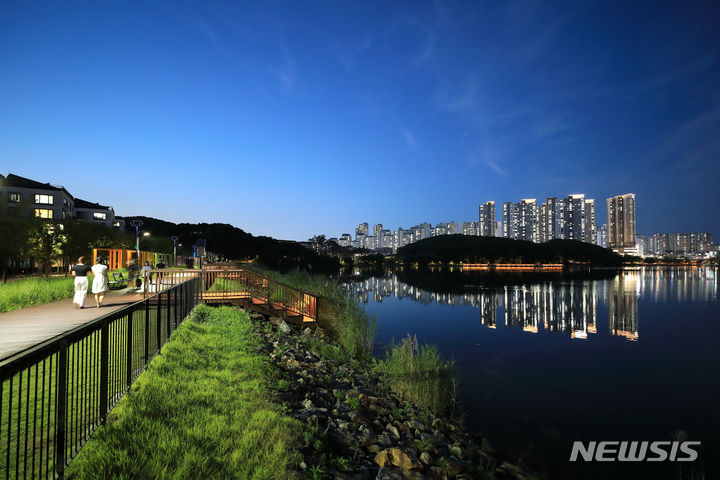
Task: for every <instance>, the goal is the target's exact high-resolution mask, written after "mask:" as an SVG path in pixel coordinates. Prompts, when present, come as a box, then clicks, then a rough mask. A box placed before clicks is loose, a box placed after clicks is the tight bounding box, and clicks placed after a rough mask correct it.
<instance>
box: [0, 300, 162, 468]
mask: <svg viewBox="0 0 720 480" xmlns="http://www.w3.org/2000/svg"><path fill="white" fill-rule="evenodd" d="M165 312H167V310H165ZM172 312H173V313H174V311H172ZM148 314H149V315H148V321H149V324H148V333H149V337H148V338H149V345H148V347H149V348H148V353H149V354H150V355H153V354H154V353H155V352H156V351H157V333H158V330H157V328H158V322H157V318H158V317H157V316H158V309H157V307H155V306H151V307H150V308H149V310H148ZM134 318H135V320H134V322H133V332H134V333H133V337H132V338H133V345H132V350H133V355H132V365H131V370H132V373H131V374H132V375H133V376H135V375H137V374H138V373H139V372H140V370H141V369H142V368H143V366H144V358H143V356H144V352H145V340H144V331H145V322H144V320H145V317H144V315H143V314H142V313H139V314H135V315H134ZM166 318H167V313H163V321H162V322H161V323H160V325H159V327H160V335H161V341H164V340H165V339H166V338H167V336H168V331H167V322H166V320H165V319H166ZM127 328H128V323H127V317H121V318H119V319H117V320H115V321H114V322H112V323H111V324H110V326H109V330H108V333H109V340H108V341H109V352H110V354H109V357H108V360H109V366H108V373H109V385H108V389H109V394H110V399H109V405H110V406H112V405H114V404H115V402H117V400H118V396H119V395H120V394H121V393H122V391H123V390H124V388H125V385H126V382H127V379H126V377H125V375H124V373H125V372H126V369H127V364H126V355H125V352H126V350H127V334H128V330H127ZM100 336H101V332H100V331H96V332H95V333H93V334H91V335H89V336H88V337H85V338H84V339H83V340H80V341H77V342H74V343H71V344H70V345H68V350H67V362H68V374H67V391H68V396H67V403H66V409H67V410H66V412H67V414H66V420H67V425H68V436H67V445H68V446H67V449H66V457H67V458H71V457H72V455H73V454H74V449H75V447H76V446H79V445H80V444H81V443H84V441H82V442H81V441H80V439H82V438H84V437H85V436H86V435H88V434H90V433H91V432H92V431H93V430H95V426H96V425H97V423H98V422H99V421H100V416H99V384H100V381H99V379H100V358H101V355H100V344H101V342H100ZM58 357H59V356H58V354H57V353H54V354H51V355H49V356H48V357H46V359H45V361H40V362H38V363H36V364H34V365H31V366H29V367H27V368H24V369H23V370H22V371H21V372H19V373H16V374H15V375H13V377H12V384H13V388H12V395H11V380H10V379H7V380H4V381H3V382H2V387H0V392H2V397H1V398H0V419H1V420H2V422H0V437H2V438H3V439H8V438H9V439H10V441H9V442H7V441H3V442H0V458H7V457H8V456H9V458H10V459H11V462H10V464H9V467H10V469H9V471H6V467H7V466H6V463H5V462H0V478H5V477H6V476H9V477H10V478H15V476H17V477H18V478H24V477H26V476H27V477H28V478H35V477H36V474H37V475H39V473H40V472H41V471H42V472H43V473H44V472H45V471H48V470H50V471H52V470H53V469H54V468H55V462H54V450H53V449H54V447H55V445H54V435H55V418H56V402H55V401H56V397H55V395H56V393H57V390H56V389H57V381H58V380H57V377H56V372H57V365H58V361H59V358H58ZM20 378H22V380H20ZM20 385H22V388H20V389H19V388H18V387H20ZM28 386H29V387H30V388H28ZM11 405H12V409H11V408H10V406H11ZM11 417H12V421H11V422H9V421H8V420H9V419H10V418H11ZM18 418H19V419H20V420H21V421H20V422H19V423H18V422H17V419H18ZM48 447H49V448H48ZM16 457H19V458H20V461H19V463H18V464H17V468H16V463H15V462H14V461H12V459H14V458H16Z"/></svg>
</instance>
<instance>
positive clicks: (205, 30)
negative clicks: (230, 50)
mask: <svg viewBox="0 0 720 480" xmlns="http://www.w3.org/2000/svg"><path fill="white" fill-rule="evenodd" d="M197 26H198V28H199V29H200V32H201V33H202V34H203V35H204V36H205V38H207V39H208V40H209V41H210V43H212V44H213V45H214V46H215V47H216V48H219V49H221V50H226V46H225V43H224V42H223V41H222V40H221V39H220V35H219V34H218V32H217V30H216V29H214V28H213V27H212V26H210V24H209V23H207V22H204V21H199V22H197Z"/></svg>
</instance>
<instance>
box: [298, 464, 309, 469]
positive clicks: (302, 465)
mask: <svg viewBox="0 0 720 480" xmlns="http://www.w3.org/2000/svg"><path fill="white" fill-rule="evenodd" d="M299 467H300V470H306V469H307V464H306V463H305V462H300V465H299Z"/></svg>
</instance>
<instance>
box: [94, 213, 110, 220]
mask: <svg viewBox="0 0 720 480" xmlns="http://www.w3.org/2000/svg"><path fill="white" fill-rule="evenodd" d="M93 218H94V219H95V220H105V219H106V218H107V215H106V214H104V213H100V212H95V213H93Z"/></svg>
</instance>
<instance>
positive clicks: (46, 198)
mask: <svg viewBox="0 0 720 480" xmlns="http://www.w3.org/2000/svg"><path fill="white" fill-rule="evenodd" d="M35 203H40V204H43V205H52V204H53V203H55V202H54V198H53V196H52V195H40V194H39V193H36V194H35Z"/></svg>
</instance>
